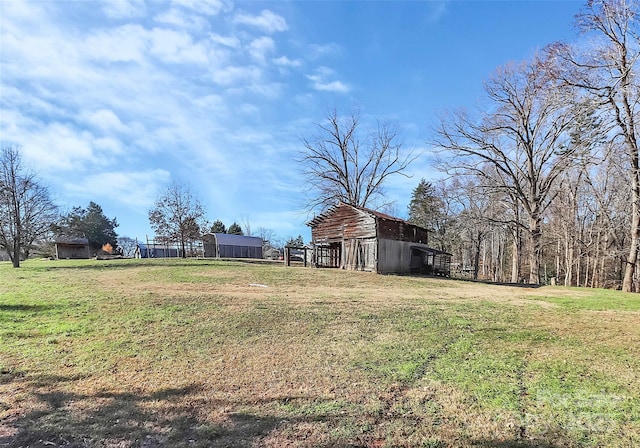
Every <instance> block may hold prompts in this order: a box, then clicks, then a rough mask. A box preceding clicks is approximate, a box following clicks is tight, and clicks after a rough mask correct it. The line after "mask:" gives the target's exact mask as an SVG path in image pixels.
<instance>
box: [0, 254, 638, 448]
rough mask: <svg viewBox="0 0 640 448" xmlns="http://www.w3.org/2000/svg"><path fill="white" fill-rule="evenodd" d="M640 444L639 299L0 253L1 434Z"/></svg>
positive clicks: (307, 442) (148, 440) (149, 440)
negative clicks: (16, 264)
mask: <svg viewBox="0 0 640 448" xmlns="http://www.w3.org/2000/svg"><path fill="white" fill-rule="evenodd" d="M5 446H6V447H110V448H116V447H117V448H125V447H145V448H151V447H164V446H170V447H252V446H255V447H391V446H393V447H502V448H506V447H601V446H608V447H631V446H640V296H639V295H627V294H622V293H619V292H612V291H604V290H588V289H565V288H560V287H557V288H551V287H544V288H537V289H533V288H517V287H508V286H494V285H485V284H478V283H471V282H461V281H453V280H446V279H432V278H416V277H398V276H381V275H374V274H366V273H357V272H345V271H339V270H321V269H308V268H285V267H282V266H275V265H266V264H248V263H240V262H223V261H205V260H185V261H183V260H150V261H140V260H114V261H95V260H87V261H29V262H26V263H24V266H23V267H22V268H20V269H12V268H11V266H10V265H9V264H0V447H5Z"/></svg>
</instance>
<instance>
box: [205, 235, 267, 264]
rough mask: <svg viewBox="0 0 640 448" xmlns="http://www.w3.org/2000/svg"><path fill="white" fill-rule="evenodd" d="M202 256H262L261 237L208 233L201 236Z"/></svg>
mask: <svg viewBox="0 0 640 448" xmlns="http://www.w3.org/2000/svg"><path fill="white" fill-rule="evenodd" d="M202 242H203V245H204V256H205V257H209V258H262V238H260V237H255V236H244V235H232V234H228V233H208V234H206V235H204V236H203V237H202Z"/></svg>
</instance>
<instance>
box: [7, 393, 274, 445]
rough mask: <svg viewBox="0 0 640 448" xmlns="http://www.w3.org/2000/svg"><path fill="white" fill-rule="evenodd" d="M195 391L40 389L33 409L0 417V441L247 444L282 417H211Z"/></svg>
mask: <svg viewBox="0 0 640 448" xmlns="http://www.w3.org/2000/svg"><path fill="white" fill-rule="evenodd" d="M197 391H198V387H196V386H188V387H184V388H176V389H163V390H160V391H157V392H155V393H152V394H148V395H137V394H134V393H109V392H103V393H97V394H94V395H84V394H77V393H69V392H62V391H59V390H51V391H47V392H38V393H35V394H34V396H35V397H36V398H37V400H38V403H37V404H36V405H35V406H34V409H33V410H31V411H30V412H28V413H27V414H25V415H21V416H19V417H17V418H16V419H15V420H14V421H12V422H8V421H6V420H5V421H4V422H1V423H3V424H4V428H3V425H0V447H31V448H36V447H65V448H80V447H83V448H84V447H105V446H106V447H114V448H115V447H141V448H142V447H144V448H154V447H167V446H171V447H178V448H180V447H190V448H191V447H197V448H200V447H246V446H251V445H252V444H253V443H254V442H256V440H257V439H258V438H260V437H262V436H264V435H266V434H267V433H268V432H269V431H271V430H273V429H274V428H275V427H276V426H277V425H278V424H279V423H280V422H281V420H280V419H276V418H273V417H260V416H256V415H251V414H247V413H230V414H227V415H226V419H225V421H224V422H220V423H211V422H208V421H206V420H204V419H202V418H199V417H198V415H197V412H195V406H193V405H192V404H190V400H189V399H188V396H189V395H192V394H193V393H194V392H197ZM220 406H224V407H227V406H228V404H227V403H223V402H216V401H213V402H211V403H208V407H209V408H210V409H209V410H213V409H215V407H220Z"/></svg>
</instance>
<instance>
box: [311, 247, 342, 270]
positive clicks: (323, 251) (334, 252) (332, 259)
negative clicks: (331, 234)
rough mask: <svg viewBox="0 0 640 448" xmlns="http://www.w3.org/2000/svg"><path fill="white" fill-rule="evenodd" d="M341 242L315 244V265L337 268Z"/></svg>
mask: <svg viewBox="0 0 640 448" xmlns="http://www.w3.org/2000/svg"><path fill="white" fill-rule="evenodd" d="M340 255H341V243H329V244H327V245H322V246H315V248H314V257H315V265H316V267H319V268H339V267H340V261H341V257H340Z"/></svg>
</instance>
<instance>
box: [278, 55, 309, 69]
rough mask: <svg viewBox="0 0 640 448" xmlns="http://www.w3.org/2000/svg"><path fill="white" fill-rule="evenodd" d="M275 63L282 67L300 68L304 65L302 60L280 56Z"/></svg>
mask: <svg viewBox="0 0 640 448" xmlns="http://www.w3.org/2000/svg"><path fill="white" fill-rule="evenodd" d="M273 63H274V64H276V65H277V66H280V67H300V66H301V65H302V60H301V59H289V58H288V57H286V56H280V57H279V58H275V59H274V60H273Z"/></svg>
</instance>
